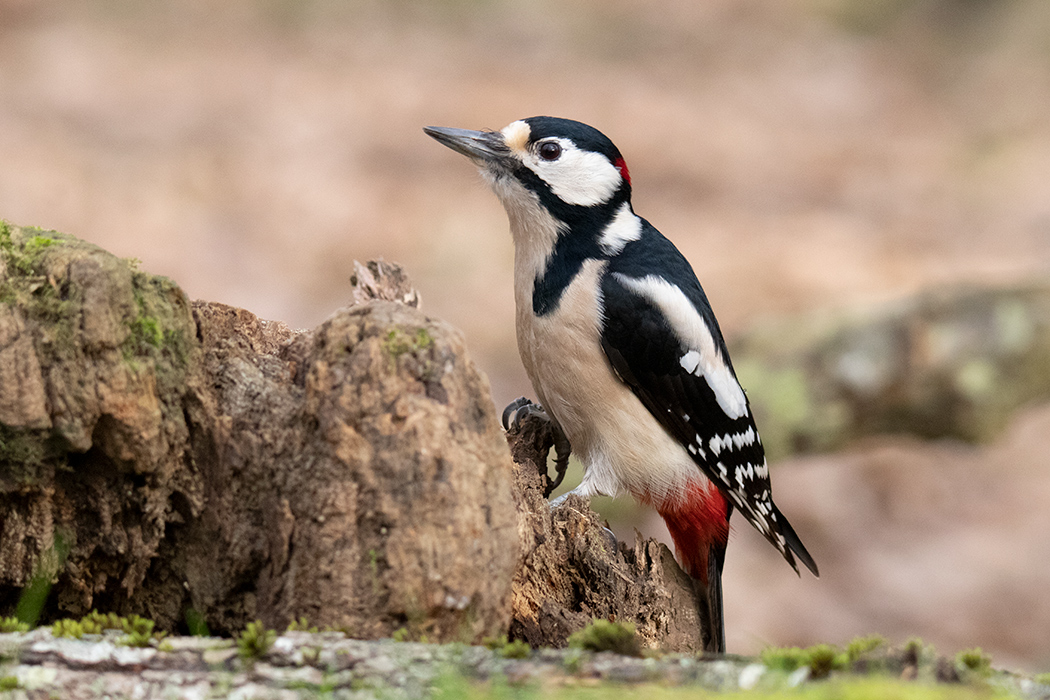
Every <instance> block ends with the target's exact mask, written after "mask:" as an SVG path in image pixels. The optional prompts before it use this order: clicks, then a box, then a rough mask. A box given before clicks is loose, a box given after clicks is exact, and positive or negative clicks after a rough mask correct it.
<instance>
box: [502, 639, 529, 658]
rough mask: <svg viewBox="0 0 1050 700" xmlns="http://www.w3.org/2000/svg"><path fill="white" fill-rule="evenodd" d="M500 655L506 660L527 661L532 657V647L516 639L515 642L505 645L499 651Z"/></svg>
mask: <svg viewBox="0 0 1050 700" xmlns="http://www.w3.org/2000/svg"><path fill="white" fill-rule="evenodd" d="M499 655H500V656H502V657H503V658H505V659H527V658H529V657H530V656H532V647H530V646H529V643H528V642H525V641H522V640H521V639H515V640H514V641H513V642H507V643H506V644H504V645H503V647H502V648H501V649H500V650H499Z"/></svg>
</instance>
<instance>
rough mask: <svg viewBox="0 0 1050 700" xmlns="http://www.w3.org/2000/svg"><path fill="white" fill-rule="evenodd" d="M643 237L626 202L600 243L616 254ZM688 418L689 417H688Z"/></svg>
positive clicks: (609, 224)
mask: <svg viewBox="0 0 1050 700" xmlns="http://www.w3.org/2000/svg"><path fill="white" fill-rule="evenodd" d="M641 237H642V220H641V219H639V218H638V216H637V215H636V214H635V213H634V212H633V211H631V205H630V204H628V203H627V202H624V203H623V204H621V205H620V208H619V209H618V210H617V211H616V215H615V216H613V218H612V221H610V222H609V223H608V225H606V227H605V230H604V231H602V235H601V238H599V239H598V245H600V246H601V247H602V250H603V251H604V252H605V254H606V255H616V254H617V253H619V252H620V251H621V250H623V248H624V246H626V245H627V244H628V243H630V242H631V241H637V240H638V239H639V238H641ZM686 420H688V418H687V419H686Z"/></svg>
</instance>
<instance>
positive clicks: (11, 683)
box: [0, 676, 21, 690]
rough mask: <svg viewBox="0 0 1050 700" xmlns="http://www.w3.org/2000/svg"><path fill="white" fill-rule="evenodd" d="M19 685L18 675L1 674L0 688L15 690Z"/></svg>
mask: <svg viewBox="0 0 1050 700" xmlns="http://www.w3.org/2000/svg"><path fill="white" fill-rule="evenodd" d="M20 687H21V685H20V684H19V682H18V676H3V677H2V678H0V690H17V689H18V688H20Z"/></svg>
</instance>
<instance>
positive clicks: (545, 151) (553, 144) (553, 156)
mask: <svg viewBox="0 0 1050 700" xmlns="http://www.w3.org/2000/svg"><path fill="white" fill-rule="evenodd" d="M560 155H561V144H560V143H558V142H557V141H545V142H543V143H541V144H540V158H542V159H543V160H558V156H560Z"/></svg>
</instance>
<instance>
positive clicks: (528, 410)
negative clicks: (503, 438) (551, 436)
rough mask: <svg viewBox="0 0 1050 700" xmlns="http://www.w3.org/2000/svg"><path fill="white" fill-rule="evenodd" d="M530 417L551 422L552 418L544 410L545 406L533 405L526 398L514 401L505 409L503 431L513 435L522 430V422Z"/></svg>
mask: <svg viewBox="0 0 1050 700" xmlns="http://www.w3.org/2000/svg"><path fill="white" fill-rule="evenodd" d="M529 416H535V417H536V418H538V419H540V420H543V421H548V422H549V421H550V416H548V415H547V412H546V411H544V410H543V406H540V405H539V404H538V403H533V402H532V401H530V400H529V399H527V398H525V397H524V396H522V397H520V398H517V399H514V400H513V401H511V402H510V403H509V404H507V407H506V408H505V409H503V429H504V430H506V431H507V432H508V433H513V432H514V431H515V430H519V429H520V428H521V422H522V421H523V420H525V419H526V418H527V417H529Z"/></svg>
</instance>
